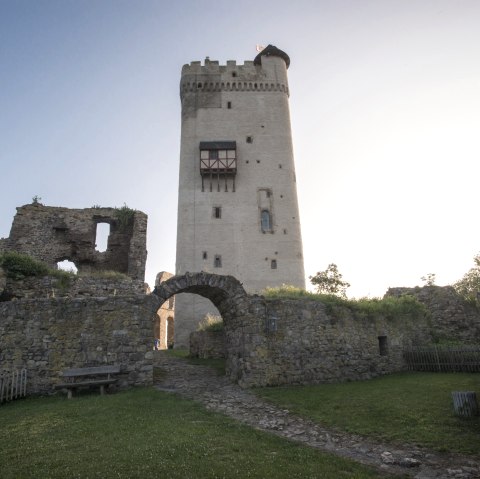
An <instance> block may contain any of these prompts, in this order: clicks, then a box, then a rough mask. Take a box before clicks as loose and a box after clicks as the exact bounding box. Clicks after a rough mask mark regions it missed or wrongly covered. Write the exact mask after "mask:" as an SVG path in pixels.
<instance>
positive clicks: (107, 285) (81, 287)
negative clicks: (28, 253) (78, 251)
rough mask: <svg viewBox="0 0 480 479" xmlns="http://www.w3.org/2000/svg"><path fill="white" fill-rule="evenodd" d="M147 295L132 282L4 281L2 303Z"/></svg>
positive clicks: (81, 278) (0, 283)
mask: <svg viewBox="0 0 480 479" xmlns="http://www.w3.org/2000/svg"><path fill="white" fill-rule="evenodd" d="M131 294H145V283H144V282H143V281H141V280H134V279H130V278H125V279H118V278H95V277H91V276H76V277H72V278H71V279H70V280H69V281H68V284H63V283H62V281H61V280H59V279H58V278H55V277H52V276H44V277H40V278H39V277H27V278H24V279H22V280H15V281H14V280H11V279H9V278H5V280H4V281H2V279H1V272H0V301H1V300H2V299H3V300H4V301H5V300H8V301H9V300H12V299H33V298H41V299H45V298H74V297H77V298H78V297H86V298H90V297H105V296H125V295H131Z"/></svg>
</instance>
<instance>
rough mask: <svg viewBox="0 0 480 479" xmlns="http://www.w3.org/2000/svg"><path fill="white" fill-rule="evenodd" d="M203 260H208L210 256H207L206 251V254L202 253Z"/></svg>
mask: <svg viewBox="0 0 480 479" xmlns="http://www.w3.org/2000/svg"><path fill="white" fill-rule="evenodd" d="M202 258H203V259H207V258H208V254H207V252H206V251H204V252H203V253H202Z"/></svg>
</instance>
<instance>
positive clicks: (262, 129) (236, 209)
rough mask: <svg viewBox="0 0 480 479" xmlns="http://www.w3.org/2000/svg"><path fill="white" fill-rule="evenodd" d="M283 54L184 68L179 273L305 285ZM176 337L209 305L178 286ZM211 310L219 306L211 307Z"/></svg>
mask: <svg viewBox="0 0 480 479" xmlns="http://www.w3.org/2000/svg"><path fill="white" fill-rule="evenodd" d="M289 64H290V59H289V57H288V55H287V54H286V53H285V52H283V51H281V50H279V49H278V48H276V47H274V46H272V45H269V46H268V47H266V48H265V49H264V50H262V51H261V52H260V53H259V54H258V55H257V57H256V58H255V59H254V61H245V63H244V64H243V65H237V64H236V62H235V61H227V64H226V65H219V63H218V61H211V60H209V59H208V57H207V59H206V60H205V63H204V65H201V62H191V63H190V65H185V66H184V67H183V69H182V78H181V84H180V97H181V103H182V132H181V148H180V180H179V195H178V226H177V260H176V274H177V275H178V274H184V273H186V272H187V271H188V272H198V271H206V272H211V273H217V274H223V275H232V276H234V277H236V278H238V279H239V280H240V281H241V282H242V283H243V286H244V288H245V290H246V291H247V292H248V293H256V292H259V291H261V290H262V289H264V288H266V287H274V286H281V285H282V284H289V285H294V286H297V287H300V288H304V287H305V273H304V267H303V253H302V238H301V231H300V218H299V212H298V203H297V190H296V178H295V165H294V160H293V146H292V134H291V127H290V113H289V104H288V97H289V89H288V79H287V69H288V67H289ZM175 306H176V307H175V322H176V327H175V346H186V345H187V344H188V338H189V334H190V332H192V331H194V330H195V329H196V328H197V325H198V322H199V321H200V320H201V319H202V318H203V317H204V316H205V314H206V313H207V312H212V313H213V314H215V309H214V307H213V305H212V304H211V303H210V302H209V301H208V300H205V299H204V298H202V297H200V296H198V295H192V294H181V295H178V297H177V299H176V305H175ZM216 314H218V313H216Z"/></svg>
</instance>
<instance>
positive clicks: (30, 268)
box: [0, 251, 50, 280]
mask: <svg viewBox="0 0 480 479" xmlns="http://www.w3.org/2000/svg"><path fill="white" fill-rule="evenodd" d="M0 266H1V267H2V268H3V269H4V270H5V272H6V274H7V277H9V278H12V279H16V280H18V279H23V278H26V277H27V276H46V275H47V274H49V272H50V269H49V268H48V266H47V265H46V264H45V263H42V262H41V261H38V260H36V259H33V258H32V257H30V256H28V255H26V254H22V253H17V252H15V251H8V252H5V253H2V254H1V255H0Z"/></svg>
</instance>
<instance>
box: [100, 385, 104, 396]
mask: <svg viewBox="0 0 480 479" xmlns="http://www.w3.org/2000/svg"><path fill="white" fill-rule="evenodd" d="M104 394H105V386H104V385H103V384H102V385H101V386H100V395H101V396H103V395H104Z"/></svg>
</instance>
